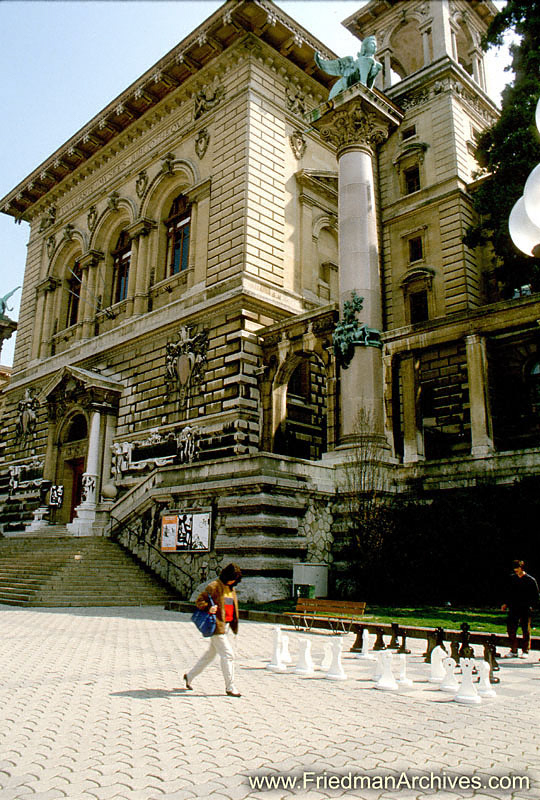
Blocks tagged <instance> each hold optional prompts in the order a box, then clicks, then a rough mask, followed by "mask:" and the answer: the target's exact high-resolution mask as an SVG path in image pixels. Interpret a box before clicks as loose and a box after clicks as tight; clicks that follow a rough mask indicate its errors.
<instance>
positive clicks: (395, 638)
mask: <svg viewBox="0 0 540 800" xmlns="http://www.w3.org/2000/svg"><path fill="white" fill-rule="evenodd" d="M391 628H392V638H391V639H390V644H389V645H388V649H389V650H396V649H397V647H398V637H399V625H398V624H397V622H393V623H392V625H391Z"/></svg>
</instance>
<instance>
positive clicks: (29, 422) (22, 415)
mask: <svg viewBox="0 0 540 800" xmlns="http://www.w3.org/2000/svg"><path fill="white" fill-rule="evenodd" d="M38 408H39V400H38V399H37V397H36V396H35V395H34V392H33V389H26V390H25V393H24V397H23V398H22V400H19V405H18V419H17V426H16V435H17V438H18V439H19V440H20V441H21V443H22V444H23V445H25V444H28V442H29V441H30V440H31V439H33V437H34V435H35V432H36V426H37V412H38Z"/></svg>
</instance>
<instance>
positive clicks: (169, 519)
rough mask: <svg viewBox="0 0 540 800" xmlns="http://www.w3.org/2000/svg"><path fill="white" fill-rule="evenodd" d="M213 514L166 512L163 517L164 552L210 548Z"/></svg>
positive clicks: (162, 542) (205, 512) (202, 512)
mask: <svg viewBox="0 0 540 800" xmlns="http://www.w3.org/2000/svg"><path fill="white" fill-rule="evenodd" d="M210 531H211V514H210V512H209V511H188V512H185V513H184V512H177V513H174V514H165V515H164V516H163V517H162V519H161V550H162V552H164V553H165V552H169V553H179V552H182V551H184V552H185V551H186V550H198V551H200V550H210Z"/></svg>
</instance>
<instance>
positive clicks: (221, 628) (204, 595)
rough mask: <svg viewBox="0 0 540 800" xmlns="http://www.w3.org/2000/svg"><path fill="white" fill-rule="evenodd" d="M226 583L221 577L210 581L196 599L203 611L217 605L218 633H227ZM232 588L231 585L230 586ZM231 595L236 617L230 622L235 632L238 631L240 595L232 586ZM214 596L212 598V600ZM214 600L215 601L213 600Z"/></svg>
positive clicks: (197, 604) (196, 603) (198, 606)
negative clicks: (237, 594) (238, 595)
mask: <svg viewBox="0 0 540 800" xmlns="http://www.w3.org/2000/svg"><path fill="white" fill-rule="evenodd" d="M226 588H227V587H226V586H225V584H224V583H223V582H222V581H220V580H219V578H218V579H217V580H215V581H212V583H209V584H208V586H207V587H206V589H205V590H204V591H203V592H201V593H200V595H199V596H198V598H197V599H196V600H195V605H196V606H197V608H200V609H201V610H202V611H208V609H209V608H210V607H211V606H212V605H216V606H217V611H216V633H225V625H226V623H225V591H226ZM229 588H230V587H229ZM231 596H232V598H233V603H234V617H233V620H232V622H231V623H230V626H231V630H232V631H233V633H238V597H237V596H236V591H235V589H234V588H231ZM210 598H212V600H210ZM212 601H213V602H212Z"/></svg>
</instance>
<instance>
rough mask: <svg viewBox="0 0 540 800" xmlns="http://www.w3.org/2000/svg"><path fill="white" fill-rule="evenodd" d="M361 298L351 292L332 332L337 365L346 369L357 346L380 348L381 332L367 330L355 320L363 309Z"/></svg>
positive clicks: (363, 324) (372, 329)
mask: <svg viewBox="0 0 540 800" xmlns="http://www.w3.org/2000/svg"><path fill="white" fill-rule="evenodd" d="M363 302H364V298H363V297H358V295H357V294H356V292H354V291H353V292H352V295H351V299H350V300H346V301H345V303H344V304H343V314H342V317H341V319H340V321H339V322H338V324H337V325H336V328H335V330H334V336H333V340H334V353H335V356H336V360H337V362H338V364H339V365H340V366H341V367H343V369H347V367H348V366H349V364H350V363H351V361H352V359H353V356H354V348H355V347H356V346H357V345H361V346H363V347H382V342H381V332H380V331H378V330H377V329H376V328H368V327H367V325H366V324H365V323H360V322H359V321H358V320H357V319H356V313H357V312H358V311H361V310H362V308H363V305H362V304H363Z"/></svg>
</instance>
